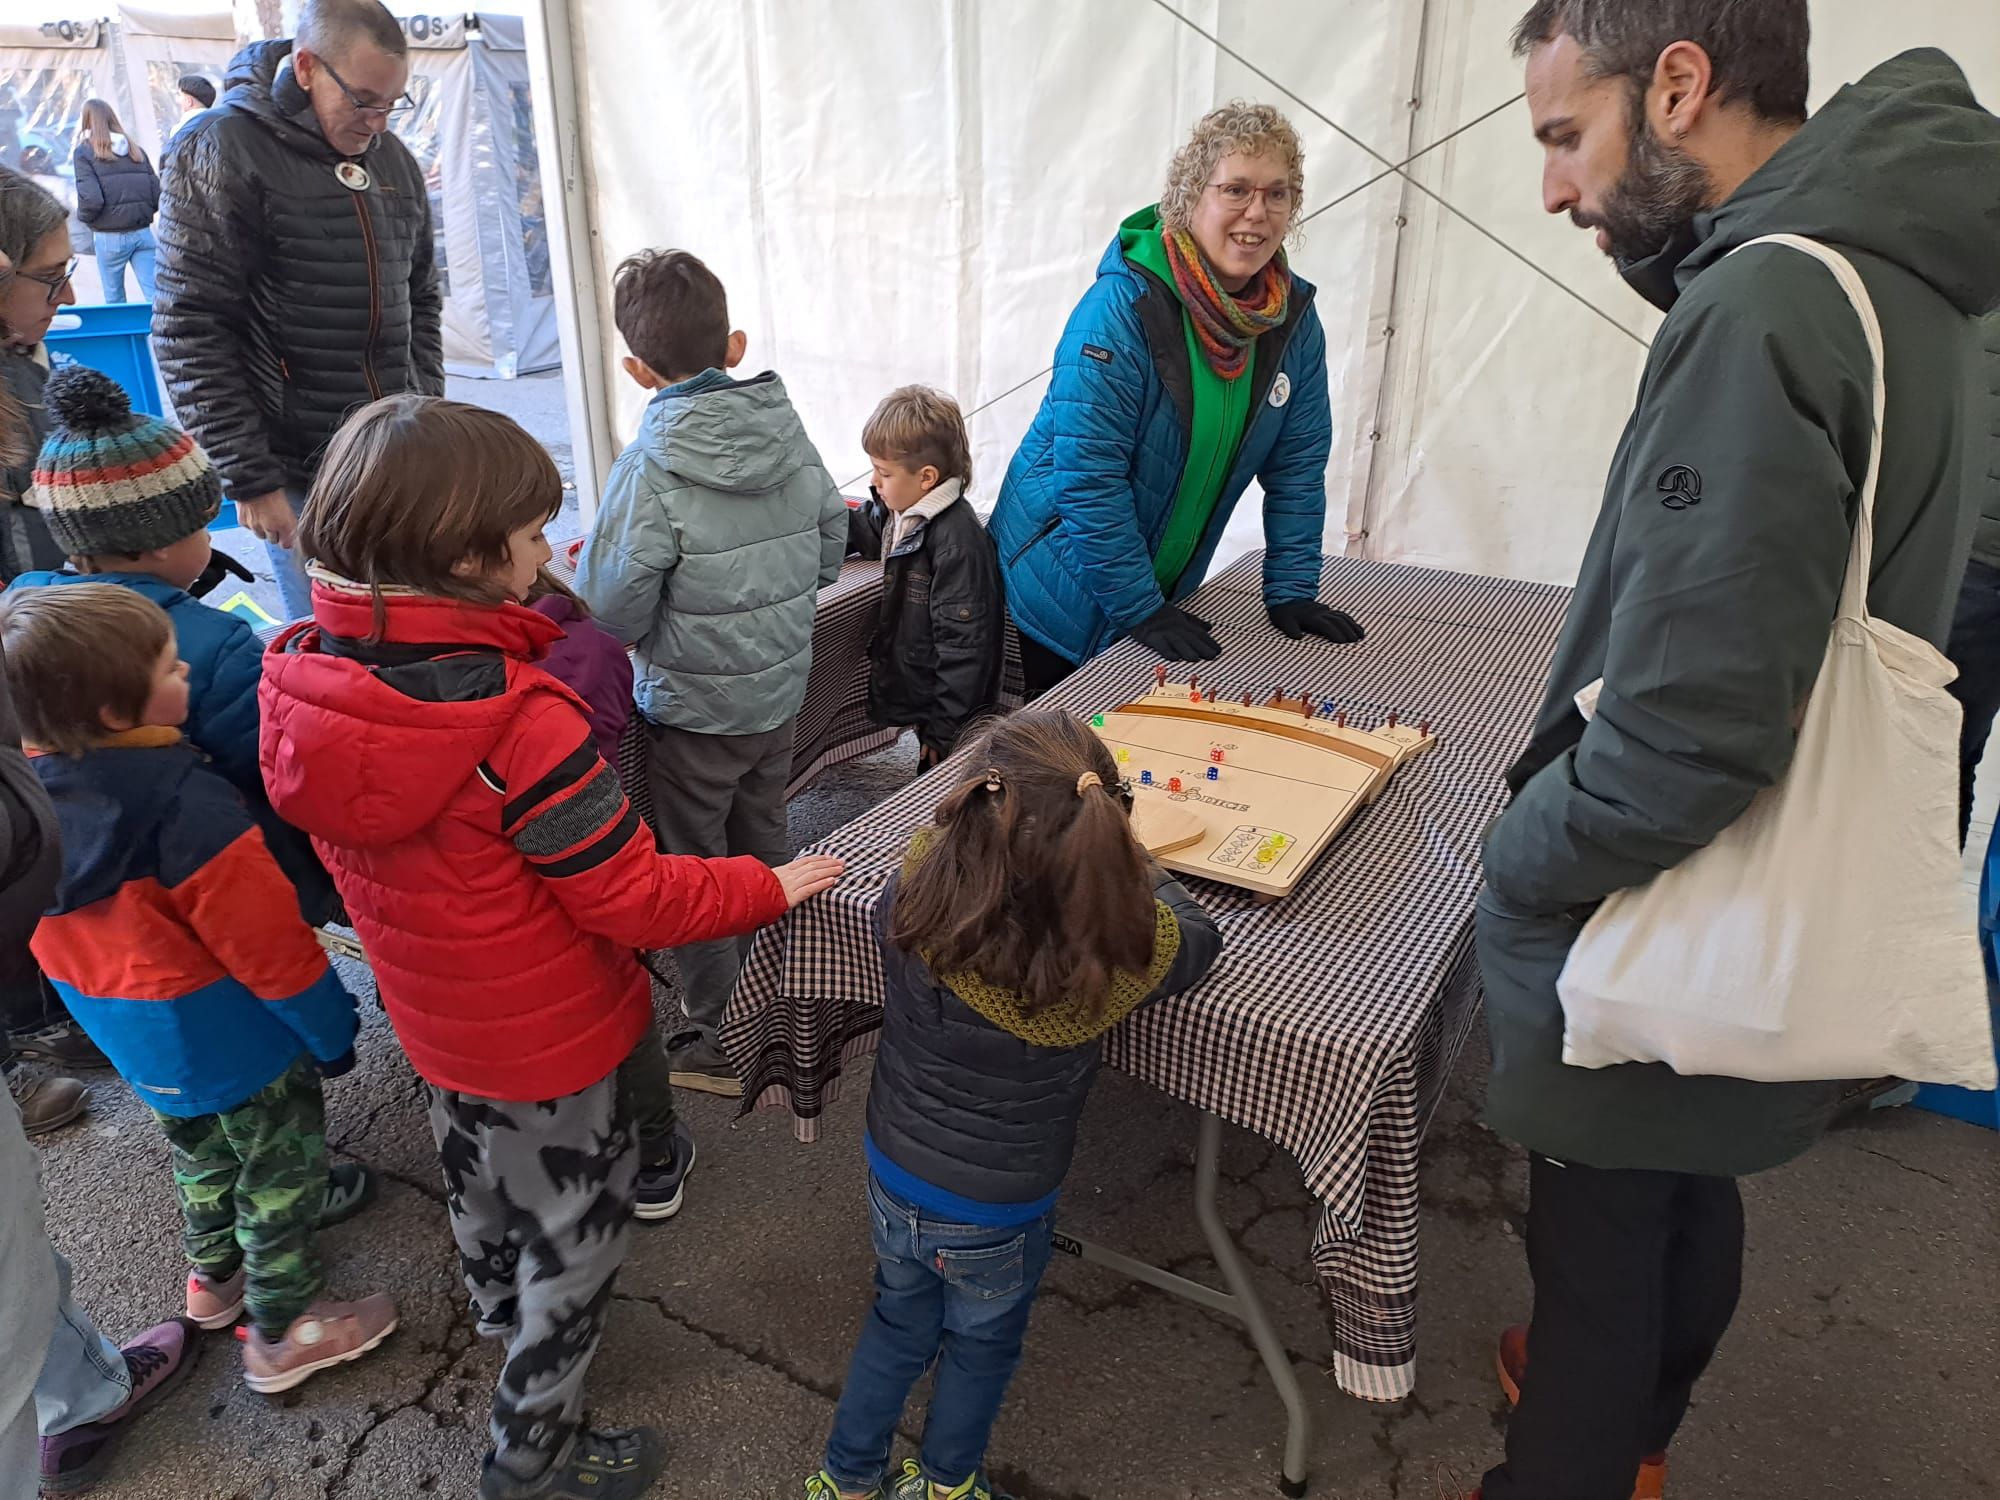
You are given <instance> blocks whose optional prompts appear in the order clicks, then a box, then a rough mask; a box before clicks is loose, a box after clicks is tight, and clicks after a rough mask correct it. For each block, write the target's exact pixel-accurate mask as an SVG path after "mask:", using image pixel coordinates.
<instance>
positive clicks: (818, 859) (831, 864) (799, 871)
mask: <svg viewBox="0 0 2000 1500" xmlns="http://www.w3.org/2000/svg"><path fill="white" fill-rule="evenodd" d="M771 873H772V874H773V875H775V876H777V877H778V884H779V885H782V886H783V887H784V888H785V905H786V906H787V907H793V906H797V905H798V904H799V903H800V902H801V901H808V900H810V899H811V898H812V897H814V896H817V895H818V894H819V893H820V892H821V891H824V890H830V889H832V887H833V886H834V885H835V884H837V883H838V882H839V880H840V877H841V876H842V875H844V874H846V873H847V864H846V862H845V861H843V860H838V859H835V858H834V857H833V856H832V855H830V854H810V855H807V856H806V857H805V858H804V859H795V860H793V861H792V862H791V863H790V864H788V865H779V866H777V867H776V868H775V869H773V870H772V871H771Z"/></svg>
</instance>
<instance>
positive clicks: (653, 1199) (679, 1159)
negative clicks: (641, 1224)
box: [632, 1120, 694, 1223]
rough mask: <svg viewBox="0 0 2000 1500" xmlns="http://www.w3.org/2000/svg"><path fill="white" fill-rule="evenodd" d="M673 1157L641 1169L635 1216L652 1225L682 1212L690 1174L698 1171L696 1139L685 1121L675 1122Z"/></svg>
mask: <svg viewBox="0 0 2000 1500" xmlns="http://www.w3.org/2000/svg"><path fill="white" fill-rule="evenodd" d="M670 1146H671V1154H670V1155H669V1156H668V1158H667V1160H665V1161H663V1162H661V1163H659V1164H658V1165H656V1166H651V1167H645V1166H642V1167H640V1168H639V1178H638V1182H637V1184H636V1187H637V1195H636V1196H635V1197H634V1199H633V1203H632V1217H633V1218H635V1219H640V1220H644V1221H646V1222H649V1223H657V1222H659V1221H660V1220H663V1219H671V1218H672V1217H673V1216H674V1215H675V1214H677V1213H679V1212H680V1211H681V1197H682V1195H683V1193H684V1192H685V1190H686V1188H687V1179H688V1173H690V1172H692V1171H693V1170H694V1137H693V1136H692V1135H691V1134H689V1132H688V1128H687V1125H686V1123H685V1122H684V1121H681V1120H676V1121H674V1134H673V1139H672V1141H671V1143H670Z"/></svg>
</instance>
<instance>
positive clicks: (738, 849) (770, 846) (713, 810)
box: [646, 719, 793, 1041]
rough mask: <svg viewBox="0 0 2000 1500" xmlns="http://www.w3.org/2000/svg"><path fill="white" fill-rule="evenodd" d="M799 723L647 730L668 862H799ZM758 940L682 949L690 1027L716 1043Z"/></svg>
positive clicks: (650, 774) (649, 770) (649, 774)
mask: <svg viewBox="0 0 2000 1500" xmlns="http://www.w3.org/2000/svg"><path fill="white" fill-rule="evenodd" d="M792 730H793V726H792V721H791V720H789V719H787V720H786V721H785V722H784V723H783V724H780V725H779V726H778V727H777V728H776V729H767V730H765V731H764V732H763V733H761V734H695V733H692V732H690V731H688V730H685V729H670V728H668V727H666V726H664V725H660V724H654V723H651V722H648V723H647V724H646V779H647V781H648V782H649V783H651V786H652V792H653V817H654V820H655V822H656V823H657V825H658V827H659V833H660V847H661V848H662V849H663V850H665V851H666V852H667V853H668V854H702V855H708V856H711V857H713V856H719V855H726V854H754V855H756V856H757V858H759V859H761V860H763V861H764V863H765V864H767V865H781V864H783V863H785V861H787V860H788V859H790V858H791V857H792V854H791V842H790V835H789V833H788V831H787V829H786V826H785V784H786V783H787V782H789V781H790V780H791V777H792ZM749 951H750V939H749V938H748V937H742V938H721V939H718V940H717V941H715V942H709V943H689V944H687V945H686V946H685V947H681V948H676V949H675V950H674V956H675V957H676V958H677V959H678V960H679V961H680V966H681V1005H682V1007H683V1008H684V1009H685V1010H686V1011H687V1018H688V1025H689V1027H690V1028H691V1029H693V1030H698V1031H700V1032H701V1034H702V1035H703V1036H705V1037H707V1038H708V1039H709V1040H711V1041H713V1040H714V1039H715V1029H716V1027H718V1026H720V1025H721V1024H722V1011H723V1007H724V1006H726V1005H728V1004H729V996H730V992H731V991H733V990H734V989H735V988H736V975H737V972H738V971H739V970H740V969H741V968H742V967H743V959H744V956H745V955H746V954H748V953H749Z"/></svg>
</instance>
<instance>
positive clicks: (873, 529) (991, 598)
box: [847, 480, 1007, 760]
mask: <svg viewBox="0 0 2000 1500" xmlns="http://www.w3.org/2000/svg"><path fill="white" fill-rule="evenodd" d="M947 483H951V484H956V483H957V481H955V480H950V481H947ZM893 519H894V517H893V516H891V514H890V512H889V510H888V508H887V507H886V506H884V505H883V504H882V502H881V500H880V499H879V498H871V499H870V500H869V501H868V503H867V504H866V505H863V506H861V507H859V508H858V509H856V510H854V511H851V512H850V513H849V516H848V523H847V550H848V553H849V555H858V556H861V557H865V558H867V559H868V560H869V561H871V562H872V561H874V560H875V559H876V558H880V557H882V549H883V544H884V541H885V539H886V538H887V536H888V533H889V529H890V523H891V522H892V521H893ZM882 574H883V588H882V612H881V615H880V616H879V617H878V619H877V621H876V626H875V635H874V639H873V640H872V641H871V643H870V644H869V647H868V657H869V665H868V717H869V718H871V719H873V720H874V721H875V722H876V723H878V724H914V725H915V726H916V728H917V738H918V740H919V742H920V743H921V744H922V745H923V748H924V752H925V755H926V757H927V758H929V759H933V760H942V759H943V758H944V757H945V756H947V755H949V754H951V752H952V747H953V746H955V745H956V744H957V743H958V737H959V736H960V735H961V734H963V733H964V732H965V728H966V725H968V724H969V723H971V722H972V720H973V719H975V718H977V717H978V716H979V715H980V714H982V713H985V712H986V711H987V710H988V709H990V708H992V707H993V705H994V704H995V703H997V702H998V701H999V699H1000V669H1001V654H1002V652H1003V650H1004V649H1005V645H1006V635H1007V608H1006V603H1005V597H1004V594H1003V592H1002V588H1001V583H1000V558H999V555H998V553H997V552H995V550H994V547H993V538H992V537H991V536H989V535H987V532H986V528H985V527H984V526H982V525H980V524H979V517H978V516H977V515H976V514H975V513H974V512H973V509H972V505H971V503H970V502H969V501H966V500H956V499H955V500H953V501H951V503H950V504H948V505H946V506H945V508H944V509H943V510H942V511H941V512H940V513H939V514H937V515H935V516H933V517H931V518H930V519H928V520H923V521H919V522H918V523H917V524H916V525H915V527H914V528H913V529H912V530H911V531H910V533H909V534H908V535H907V536H905V537H903V538H902V539H901V540H900V541H899V542H898V543H897V544H896V546H895V548H894V549H893V550H892V551H891V552H890V553H889V555H888V557H887V558H884V559H883V562H882Z"/></svg>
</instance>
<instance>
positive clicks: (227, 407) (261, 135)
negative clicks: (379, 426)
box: [153, 42, 444, 499]
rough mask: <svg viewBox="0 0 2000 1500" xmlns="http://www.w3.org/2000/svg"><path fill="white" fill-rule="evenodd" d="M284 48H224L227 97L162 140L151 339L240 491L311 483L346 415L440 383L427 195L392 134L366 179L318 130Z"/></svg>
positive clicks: (177, 403) (438, 310)
mask: <svg viewBox="0 0 2000 1500" xmlns="http://www.w3.org/2000/svg"><path fill="white" fill-rule="evenodd" d="M291 45H292V44H291V43H290V42H257V43H253V44H252V45H251V46H248V47H246V48H244V49H243V50H242V51H241V52H239V53H237V54H236V58H235V60H234V61H233V62H232V63H231V64H230V65H229V74H228V76H227V78H226V79H225V80H224V83H225V87H226V89H227V92H226V93H225V94H224V96H223V100H222V103H221V104H220V105H219V106H217V107H216V108H215V109H212V110H210V111H208V112H207V113H206V114H203V115H201V116H200V117H199V118H197V119H195V120H194V121H193V122H191V123H190V124H189V125H188V126H187V128H186V129H184V130H183V131H182V132H181V133H180V134H179V135H178V136H176V137H175V138H174V140H173V142H172V144H171V146H170V147H169V149H168V152H167V157H166V186H165V194H164V201H163V202H162V205H161V209H160V225H159V241H160V252H159V254H160V270H159V296H158V298H157V300H156V301H155V303H154V309H153V347H154V351H155V353H156V354H157V355H158V357H159V361H160V368H161V370H162V371H163V372H164V373H165V375H166V378H167V386H168V389H169V390H170V391H171V392H172V393H173V399H174V408H175V410H176V411H177V412H178V413H179V414H180V418H181V421H182V422H183V423H184V424H185V425H186V427H187V429H188V431H190V432H191V433H193V434H194V436H195V438H196V440H197V441H198V442H200V444H201V445H202V447H204V448H206V449H207V450H208V453H209V456H210V457H211V458H212V459H214V460H215V464H216V467H217V468H218V469H220V470H221V472H222V478H223V483H224V485H225V486H226V488H227V490H228V492H229V494H230V495H231V496H232V497H234V498H238V499H254V498H255V497H257V496H259V495H264V494H268V493H269V492H270V491H272V490H275V489H279V488H282V487H283V486H285V485H287V484H290V485H295V486H301V485H304V484H306V483H307V482H309V481H310V479H311V477H312V473H313V470H314V469H315V468H316V467H317V466H318V462H319V456H320V452H321V450H322V449H323V448H324V447H325V446H326V441H327V439H328V438H330V437H331V436H332V435H333V433H334V430H335V429H336V428H338V427H339V426H340V424H341V422H342V421H343V420H344V419H345V418H346V416H347V414H348V413H349V412H350V411H352V410H353V409H354V408H355V407H357V406H360V405H362V404H364V403H366V402H369V401H372V400H374V399H376V398H377V397H380V396H389V395H396V394H400V393H402V392H407V391H417V392H422V393H424V394H426V395H440V394H442V393H443V391H444V347H443V324H442V321H441V320H442V315H443V308H444V303H443V297H442V294H441V293H440V291H439V289H438V284H437V271H436V266H435V263H434V255H433V250H432V243H431V210H430V199H429V197H428V196H427V195H426V193H425V191H424V178H423V173H422V171H421V170H420V169H419V168H418V166H417V163H416V159H415V158H414V157H413V156H411V155H410V151H409V148H408V147H407V146H405V145H404V144H403V143H402V142H401V141H399V140H397V139H396V138H395V137H394V136H393V135H383V136H380V137H378V138H377V140H376V142H375V144H374V145H373V146H372V147H371V148H370V149H369V151H368V152H367V154H366V155H365V156H362V157H359V158H356V159H355V160H358V161H359V163H360V164H361V165H362V166H363V167H365V168H366V170H367V174H368V178H369V183H368V186H367V187H366V188H364V189H362V190H361V191H359V192H357V191H354V190H352V189H350V188H348V187H347V186H345V185H344V184H343V183H342V182H341V181H340V179H339V178H338V177H336V176H335V175H334V174H335V169H336V168H337V167H339V166H341V165H342V163H343V161H344V160H346V159H345V158H343V157H342V156H341V155H340V154H339V153H338V152H336V151H335V150H334V149H333V147H332V146H330V145H328V144H327V141H326V138H325V137H324V136H322V135H321V134H320V131H319V126H318V123H317V122H316V121H315V120H314V118H313V113H312V107H311V105H310V103H309V102H308V101H307V98H306V94H305V90H303V89H302V88H300V87H299V84H298V81H297V80H296V79H295V78H293V76H292V73H291V70H290V69H289V68H287V69H284V70H283V72H282V74H281V73H280V70H279V66H278V65H279V63H280V62H281V61H282V60H283V59H284V57H285V56H286V54H287V53H289V52H290V50H291Z"/></svg>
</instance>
